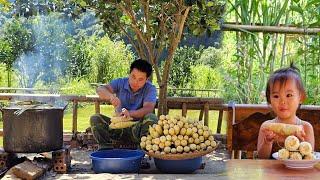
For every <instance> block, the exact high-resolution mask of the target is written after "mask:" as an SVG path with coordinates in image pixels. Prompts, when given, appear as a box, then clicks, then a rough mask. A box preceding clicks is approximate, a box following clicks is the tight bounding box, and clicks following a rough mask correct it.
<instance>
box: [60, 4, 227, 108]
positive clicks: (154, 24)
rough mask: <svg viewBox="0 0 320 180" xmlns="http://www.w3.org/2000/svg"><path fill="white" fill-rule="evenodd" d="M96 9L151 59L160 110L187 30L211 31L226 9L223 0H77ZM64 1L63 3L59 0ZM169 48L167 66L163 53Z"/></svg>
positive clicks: (109, 27)
mask: <svg viewBox="0 0 320 180" xmlns="http://www.w3.org/2000/svg"><path fill="white" fill-rule="evenodd" d="M60 2H61V1H60ZM73 2H77V3H78V6H79V7H81V8H84V7H85V8H87V9H93V10H94V11H95V12H96V15H97V16H98V17H99V19H100V20H101V21H102V22H103V25H104V27H105V29H106V30H107V32H108V34H109V35H111V36H112V35H119V34H120V35H125V36H126V37H127V38H128V40H129V41H130V43H131V44H132V46H133V47H134V49H135V51H136V52H137V54H138V55H139V56H140V57H141V58H143V59H146V60H147V61H149V62H150V63H151V64H152V66H153V68H154V70H155V75H156V78H157V83H158V84H159V87H160V93H159V104H158V110H159V112H158V114H165V113H167V109H166V107H167V104H166V95H167V83H168V80H169V72H170V67H171V65H172V61H173V56H174V52H175V50H176V49H177V47H178V45H179V43H180V41H181V38H183V35H184V34H186V33H192V34H195V35H200V34H203V33H204V32H207V33H209V34H210V33H211V32H212V31H214V30H216V29H218V27H219V26H218V20H219V19H220V18H221V16H222V14H223V12H224V6H225V2H224V1H222V0H217V1H211V0H152V1H150V0H139V1H138V0H96V1H90V0H76V1H73ZM60 5H61V3H60ZM165 50H167V51H168V55H167V57H166V58H165V61H164V68H163V69H160V68H159V66H160V61H161V59H160V57H161V55H162V54H163V52H164V51H165Z"/></svg>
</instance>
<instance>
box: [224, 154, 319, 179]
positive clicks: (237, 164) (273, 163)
mask: <svg viewBox="0 0 320 180" xmlns="http://www.w3.org/2000/svg"><path fill="white" fill-rule="evenodd" d="M318 167H319V166H318V164H317V165H316V167H314V168H312V169H303V170H301V169H299V170H296V169H289V168H287V167H285V165H284V164H282V163H281V161H277V160H250V159H242V160H239V159H232V160H229V161H227V162H226V168H225V170H226V171H225V172H226V176H227V177H228V178H230V179H248V180H249V179H268V180H271V179H320V167H319V168H318ZM222 176H223V175H222Z"/></svg>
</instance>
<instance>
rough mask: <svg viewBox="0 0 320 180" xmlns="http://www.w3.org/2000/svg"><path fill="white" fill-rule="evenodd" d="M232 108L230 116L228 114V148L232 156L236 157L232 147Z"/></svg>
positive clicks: (229, 112) (229, 111)
mask: <svg viewBox="0 0 320 180" xmlns="http://www.w3.org/2000/svg"><path fill="white" fill-rule="evenodd" d="M232 116H233V113H232V110H230V109H228V116H227V150H228V151H229V153H230V154H231V153H232V157H233V158H234V156H236V155H235V152H234V151H233V149H232Z"/></svg>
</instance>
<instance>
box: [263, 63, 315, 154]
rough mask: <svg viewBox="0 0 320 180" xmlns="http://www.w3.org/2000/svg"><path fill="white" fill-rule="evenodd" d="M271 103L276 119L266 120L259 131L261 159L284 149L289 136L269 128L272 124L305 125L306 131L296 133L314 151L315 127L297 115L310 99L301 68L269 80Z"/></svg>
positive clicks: (284, 70)
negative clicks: (303, 104)
mask: <svg viewBox="0 0 320 180" xmlns="http://www.w3.org/2000/svg"><path fill="white" fill-rule="evenodd" d="M266 97H267V102H268V104H269V105H270V106H271V108H272V110H273V112H274V113H275V114H276V118H275V119H272V120H268V121H265V122H264V123H263V124H262V125H261V127H260V130H259V137H258V157H259V158H261V159H268V158H270V157H271V155H272V153H274V152H277V151H278V150H279V149H281V147H284V140H285V138H286V137H285V136H283V135H279V134H276V133H274V132H273V131H270V130H268V129H267V126H268V125H267V124H268V123H286V124H295V125H301V126H302V127H303V128H302V132H300V133H296V134H294V135H295V136H297V137H298V138H299V139H300V141H307V142H310V143H311V145H312V148H313V149H314V133H313V128H312V125H311V124H310V123H308V122H306V121H303V120H301V119H299V118H298V117H297V116H296V112H297V109H298V108H299V106H300V104H301V103H302V102H303V101H304V100H305V99H306V92H305V90H304V87H303V84H302V80H301V77H300V75H299V69H297V68H296V67H294V66H293V65H292V64H291V66H290V67H289V68H283V69H279V70H277V71H275V72H274V73H273V74H272V75H271V76H270V78H269V80H268V83H267V88H266Z"/></svg>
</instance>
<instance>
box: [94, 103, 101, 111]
mask: <svg viewBox="0 0 320 180" xmlns="http://www.w3.org/2000/svg"><path fill="white" fill-rule="evenodd" d="M94 105H95V111H96V114H100V102H99V101H96V102H94Z"/></svg>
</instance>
